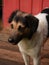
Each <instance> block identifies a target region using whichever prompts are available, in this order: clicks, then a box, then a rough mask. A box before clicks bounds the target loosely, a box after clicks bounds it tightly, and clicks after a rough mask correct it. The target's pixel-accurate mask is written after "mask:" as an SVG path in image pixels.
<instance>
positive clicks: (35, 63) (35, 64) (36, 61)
mask: <svg viewBox="0 0 49 65" xmlns="http://www.w3.org/2000/svg"><path fill="white" fill-rule="evenodd" d="M33 65H40V57H34V58H33Z"/></svg>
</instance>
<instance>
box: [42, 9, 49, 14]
mask: <svg viewBox="0 0 49 65" xmlns="http://www.w3.org/2000/svg"><path fill="white" fill-rule="evenodd" d="M41 13H47V14H49V8H46V9H44V10H42V11H41Z"/></svg>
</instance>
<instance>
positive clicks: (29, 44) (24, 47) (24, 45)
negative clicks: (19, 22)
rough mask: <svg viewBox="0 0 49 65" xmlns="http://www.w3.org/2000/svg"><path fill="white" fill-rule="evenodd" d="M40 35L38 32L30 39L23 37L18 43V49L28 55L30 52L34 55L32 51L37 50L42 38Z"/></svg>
mask: <svg viewBox="0 0 49 65" xmlns="http://www.w3.org/2000/svg"><path fill="white" fill-rule="evenodd" d="M40 37H41V36H40V34H38V33H36V34H35V35H34V36H33V38H32V39H31V40H27V39H23V40H22V41H20V42H19V44H18V46H19V49H20V51H21V52H24V53H26V54H28V55H31V54H32V53H33V55H34V51H36V50H37V51H38V48H39V47H40V46H41V40H42V38H40ZM39 43H40V44H39ZM37 51H36V52H37ZM36 52H35V53H36Z"/></svg>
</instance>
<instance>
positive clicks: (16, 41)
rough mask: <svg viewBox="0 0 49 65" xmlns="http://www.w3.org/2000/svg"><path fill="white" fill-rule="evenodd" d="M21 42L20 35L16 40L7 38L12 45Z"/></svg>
mask: <svg viewBox="0 0 49 65" xmlns="http://www.w3.org/2000/svg"><path fill="white" fill-rule="evenodd" d="M21 40H22V35H21V36H18V37H16V38H14V37H9V39H8V42H10V43H12V44H13V45H16V44H18V43H19V42H20V41H21Z"/></svg>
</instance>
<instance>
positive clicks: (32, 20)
mask: <svg viewBox="0 0 49 65" xmlns="http://www.w3.org/2000/svg"><path fill="white" fill-rule="evenodd" d="M25 20H26V26H27V27H28V28H30V34H29V35H28V36H29V39H30V38H31V37H32V35H33V34H34V33H35V32H36V31H37V28H38V23H39V20H38V19H37V18H36V17H34V16H32V15H28V16H26V17H25Z"/></svg>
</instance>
